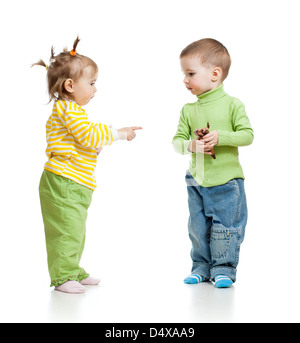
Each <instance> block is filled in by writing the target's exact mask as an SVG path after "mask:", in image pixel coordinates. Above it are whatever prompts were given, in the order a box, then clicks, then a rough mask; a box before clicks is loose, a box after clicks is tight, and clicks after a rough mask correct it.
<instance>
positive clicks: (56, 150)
mask: <svg viewBox="0 0 300 343" xmlns="http://www.w3.org/2000/svg"><path fill="white" fill-rule="evenodd" d="M46 135H47V143H48V146H47V149H46V155H47V156H48V158H49V160H48V161H47V162H46V164H45V169H46V170H48V171H50V172H52V173H55V174H58V175H61V176H64V177H66V178H68V179H71V180H73V181H75V182H77V183H79V184H81V185H83V186H86V187H88V188H90V189H92V190H95V188H96V180H95V177H94V171H95V168H96V163H97V152H96V148H99V147H101V146H104V145H110V144H112V142H113V141H114V140H116V139H118V138H119V137H118V132H117V130H115V129H112V128H110V127H109V126H107V125H104V124H100V123H99V124H96V123H92V122H90V121H89V120H88V116H87V114H86V113H85V110H84V109H83V108H81V107H80V106H79V105H77V104H76V103H75V102H73V101H69V100H56V101H55V103H54V105H53V111H52V114H51V116H50V117H49V119H48V121H47V124H46Z"/></svg>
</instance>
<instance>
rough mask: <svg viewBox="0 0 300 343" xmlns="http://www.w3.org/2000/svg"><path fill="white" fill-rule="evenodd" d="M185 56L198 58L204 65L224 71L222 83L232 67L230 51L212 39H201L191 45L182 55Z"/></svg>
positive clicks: (181, 56)
mask: <svg viewBox="0 0 300 343" xmlns="http://www.w3.org/2000/svg"><path fill="white" fill-rule="evenodd" d="M185 56H196V57H199V58H200V61H201V63H202V64H204V65H213V66H215V67H220V68H221V69H222V82H223V81H224V80H225V79H226V77H227V75H228V73H229V68H230V65H231V58H230V55H229V53H228V50H227V49H226V48H225V46H224V45H223V44H221V43H220V42H218V41H217V40H215V39H212V38H204V39H200V40H198V41H196V42H193V43H191V44H189V45H188V46H187V47H186V48H184V49H183V50H182V52H181V54H180V58H183V57H185Z"/></svg>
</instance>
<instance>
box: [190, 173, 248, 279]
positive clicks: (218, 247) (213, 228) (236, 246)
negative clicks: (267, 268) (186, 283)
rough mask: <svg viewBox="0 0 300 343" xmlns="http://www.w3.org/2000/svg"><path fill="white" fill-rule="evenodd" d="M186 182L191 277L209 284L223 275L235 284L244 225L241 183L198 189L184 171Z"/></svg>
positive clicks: (242, 182) (243, 200)
mask: <svg viewBox="0 0 300 343" xmlns="http://www.w3.org/2000/svg"><path fill="white" fill-rule="evenodd" d="M186 182H187V190H188V204H189V211H190V217H189V224H188V229H189V237H190V239H191V242H192V250H191V258H192V261H193V267H192V273H196V274H199V275H201V276H204V277H205V278H207V279H211V280H213V279H214V278H215V276H216V275H218V274H223V275H226V276H228V277H229V278H230V279H231V280H232V281H233V282H235V281H236V268H237V265H238V261H239V252H240V245H241V243H242V242H243V240H244V236H245V227H246V223H247V203H246V195H245V190H244V180H243V179H232V180H230V181H229V182H227V183H226V184H224V185H220V186H215V187H202V186H200V185H199V184H198V183H197V182H196V181H195V180H194V178H193V177H192V175H191V174H190V172H189V171H187V174H186Z"/></svg>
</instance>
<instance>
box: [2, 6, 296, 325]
mask: <svg viewBox="0 0 300 343" xmlns="http://www.w3.org/2000/svg"><path fill="white" fill-rule="evenodd" d="M297 5H298V1H292V0H286V1H276V0H272V1H269V0H259V1H253V0H252V1H239V0H236V1H235V0H227V1H219V0H215V1H202V0H197V1H195V0H184V1H183V0H182V1H177V0H173V1H169V0H159V1H156V0H152V1H135V0H127V1H121V0H111V1H93V0H85V1H77V0H72V1H69V0H59V1H57V0H53V1H40V0H39V1H37V0H36V1H33V0H28V1H13V0H11V1H6V2H1V5H0V16H1V18H0V19H1V20H0V30H1V31H0V32H1V39H0V44H1V48H0V49H1V54H0V61H1V63H0V68H1V74H0V75H1V83H0V87H1V92H0V94H1V135H0V142H1V144H0V149H1V150H0V151H1V159H0V163H1V169H0V173H1V193H0V194H1V199H2V202H1V217H0V218H1V222H0V227H1V237H0V266H1V273H0V275H1V276H0V290H1V292H0V321H1V322H60V321H61V322H64V321H67V322H116V323H118V322H131V323H135V322H203V321H204V322H217V321H229V322H257V321H258V322H280V321H285V322H286V321H292V322H297V321H300V314H299V313H300V312H299V304H300V300H299V282H300V277H299V239H300V232H299V229H300V224H299V220H298V217H299V200H298V198H299V196H298V194H299V163H298V160H299V153H298V150H299V148H298V146H297V145H298V141H299V138H298V136H299V121H300V119H299V114H300V113H299V76H300V73H299V61H300V54H299V51H300V49H299V44H300V43H299V32H300V30H299V29H300V27H299V21H298V19H299V18H298V7H297ZM77 34H78V35H79V36H80V38H81V42H80V43H79V46H78V52H79V53H81V54H84V55H87V56H89V57H91V58H92V59H94V60H95V61H96V63H97V64H98V66H99V78H98V81H97V88H98V92H97V94H96V97H95V98H94V99H93V101H92V102H91V103H90V104H89V105H88V106H86V110H87V112H88V114H89V117H90V119H91V120H93V121H99V122H104V123H106V124H111V125H113V126H115V127H116V128H121V127H123V126H129V125H141V126H143V130H142V131H139V132H137V138H136V139H135V140H134V141H132V142H123V141H118V142H116V143H115V144H113V145H112V146H111V147H108V148H105V149H104V151H102V152H101V155H100V156H99V161H98V166H97V169H96V178H97V182H98V188H97V190H96V191H95V193H94V196H93V202H92V205H91V207H90V209H89V218H88V223H87V241H86V247H85V251H84V254H83V258H82V266H83V267H85V268H86V269H87V270H88V271H89V272H90V273H91V274H92V276H95V277H100V278H101V280H102V282H101V284H100V286H98V287H94V288H92V287H89V288H88V289H87V292H86V293H85V294H84V295H79V296H78V295H67V294H62V293H59V292H54V291H53V289H51V288H50V287H49V276H48V271H47V264H46V251H45V242H44V233H43V223H42V217H41V213H40V205H39V197H38V184H39V179H40V175H41V172H42V169H43V165H44V163H45V161H46V156H45V153H44V151H45V148H46V140H45V123H46V120H47V118H48V116H49V115H50V113H51V108H52V106H51V104H47V102H48V96H47V92H46V82H45V78H46V72H45V69H43V68H41V67H35V68H30V65H31V63H34V62H36V61H38V60H39V59H40V58H42V59H44V60H45V61H46V62H47V61H48V59H49V57H50V48H51V46H52V45H53V46H54V48H55V51H56V53H59V52H61V51H62V49H63V48H64V47H65V46H67V47H68V48H69V49H71V47H72V44H73V41H74V40H75V38H76V36H77ZM207 37H210V38H215V39H217V40H219V41H221V42H222V43H223V44H224V45H225V46H226V47H227V48H228V50H229V52H230V54H231V57H232V67H231V70H230V74H229V76H228V79H227V80H225V91H226V92H227V93H228V94H230V95H233V96H235V97H238V98H240V99H241V100H242V101H243V102H244V104H245V106H246V110H247V113H248V116H249V118H250V121H251V124H252V126H253V129H254V131H255V140H254V143H253V144H252V145H251V146H249V147H244V148H241V149H240V158H241V163H242V165H243V168H244V172H245V175H246V181H245V186H246V192H247V198H248V209H249V221H248V226H247V233H246V238H245V242H244V243H243V245H242V249H241V257H240V265H239V268H238V279H237V283H236V284H235V285H234V287H232V288H230V289H227V290H217V289H215V288H214V287H213V285H212V284H205V285H197V286H189V285H185V284H184V283H183V282H182V280H183V278H184V277H185V276H186V275H188V274H189V272H190V268H191V262H190V258H189V250H190V242H189V239H188V234H187V219H188V209H187V194H186V186H185V181H184V176H185V170H186V169H187V168H188V162H189V160H188V159H189V157H187V156H181V155H178V154H176V153H175V152H174V151H173V148H172V145H171V141H172V137H173V135H174V134H175V132H176V129H177V123H178V119H179V113H180V110H181V108H182V106H183V105H184V104H185V103H187V102H194V101H195V97H194V96H192V95H191V94H189V93H188V92H187V91H186V89H185V87H184V85H183V82H182V81H183V74H182V72H181V70H180V65H179V54H180V52H181V50H182V49H183V48H184V47H185V46H186V45H188V44H189V43H191V42H193V41H195V40H198V39H201V38H207Z"/></svg>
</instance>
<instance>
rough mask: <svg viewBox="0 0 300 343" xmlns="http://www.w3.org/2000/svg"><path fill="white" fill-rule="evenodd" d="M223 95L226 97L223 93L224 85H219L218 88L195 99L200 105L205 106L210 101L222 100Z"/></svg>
mask: <svg viewBox="0 0 300 343" xmlns="http://www.w3.org/2000/svg"><path fill="white" fill-rule="evenodd" d="M224 95H226V93H225V91H224V85H223V84H221V85H220V86H219V87H217V88H215V89H213V90H211V91H209V92H206V93H203V94H200V95H197V98H198V102H199V103H200V104H207V103H209V102H212V101H215V100H218V99H220V98H222V97H223V96H224Z"/></svg>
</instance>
